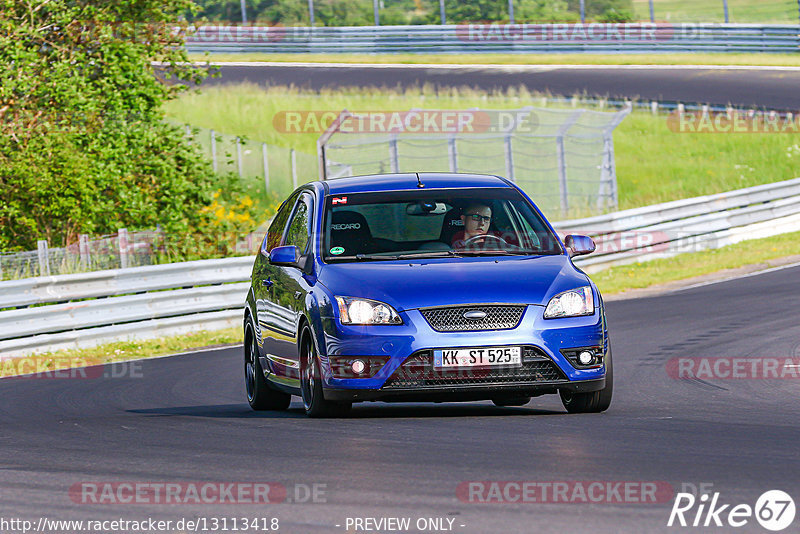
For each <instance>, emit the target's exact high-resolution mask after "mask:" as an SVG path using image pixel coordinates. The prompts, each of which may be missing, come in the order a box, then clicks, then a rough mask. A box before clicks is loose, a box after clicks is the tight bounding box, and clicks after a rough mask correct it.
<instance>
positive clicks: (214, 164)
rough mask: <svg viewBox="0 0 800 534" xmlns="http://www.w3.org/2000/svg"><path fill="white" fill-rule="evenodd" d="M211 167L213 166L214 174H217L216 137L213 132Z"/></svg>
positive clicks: (212, 131)
mask: <svg viewBox="0 0 800 534" xmlns="http://www.w3.org/2000/svg"><path fill="white" fill-rule="evenodd" d="M211 165H213V166H214V172H217V136H216V134H214V130H211Z"/></svg>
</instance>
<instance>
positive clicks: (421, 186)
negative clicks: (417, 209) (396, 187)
mask: <svg viewBox="0 0 800 534" xmlns="http://www.w3.org/2000/svg"><path fill="white" fill-rule="evenodd" d="M414 174H416V175H417V187H419V188H420V189H422V188H423V187H425V184H423V183H422V180H420V179H419V173H418V172H416V173H414Z"/></svg>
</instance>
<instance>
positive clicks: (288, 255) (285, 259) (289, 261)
mask: <svg viewBox="0 0 800 534" xmlns="http://www.w3.org/2000/svg"><path fill="white" fill-rule="evenodd" d="M299 260H300V250H299V249H298V248H297V247H296V246H294V245H286V246H285V247H275V248H273V249H272V250H271V251H270V253H269V262H270V263H271V264H272V265H283V266H286V267H297V262H298V261H299Z"/></svg>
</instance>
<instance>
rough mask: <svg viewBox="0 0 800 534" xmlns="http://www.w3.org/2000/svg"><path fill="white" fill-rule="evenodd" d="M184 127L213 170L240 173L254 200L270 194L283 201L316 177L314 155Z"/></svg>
mask: <svg viewBox="0 0 800 534" xmlns="http://www.w3.org/2000/svg"><path fill="white" fill-rule="evenodd" d="M185 128H186V136H187V138H189V140H190V141H191V142H193V143H198V144H199V145H200V147H201V149H202V151H203V152H204V153H205V154H206V156H207V157H208V158H209V159H210V160H211V163H212V165H213V166H214V171H215V172H218V173H222V174H224V173H228V172H232V173H234V174H238V175H239V177H241V179H242V181H243V184H244V186H245V189H246V190H247V192H248V193H249V194H251V195H252V196H253V197H254V198H259V197H262V196H264V193H265V192H271V193H274V194H275V195H276V196H277V198H279V199H283V198H285V197H286V196H288V194H289V193H291V192H292V191H294V190H295V189H296V188H297V186H298V185H301V184H304V183H306V182H310V181H312V180H315V179H316V177H317V158H316V156H315V155H314V154H309V153H307V152H300V151H297V150H295V149H293V148H285V147H281V146H275V145H268V144H267V143H260V142H257V141H252V140H249V139H246V138H241V137H236V136H234V135H226V134H222V133H219V132H216V131H214V130H209V129H206V128H196V127H192V126H186V127H185Z"/></svg>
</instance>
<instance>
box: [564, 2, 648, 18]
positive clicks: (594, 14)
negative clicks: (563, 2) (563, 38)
mask: <svg viewBox="0 0 800 534" xmlns="http://www.w3.org/2000/svg"><path fill="white" fill-rule="evenodd" d="M567 5H568V6H569V9H570V10H571V11H574V12H575V13H580V0H567ZM584 8H585V10H586V18H587V20H588V19H592V20H599V21H601V22H628V21H630V20H633V0H586V2H585V6H584Z"/></svg>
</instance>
